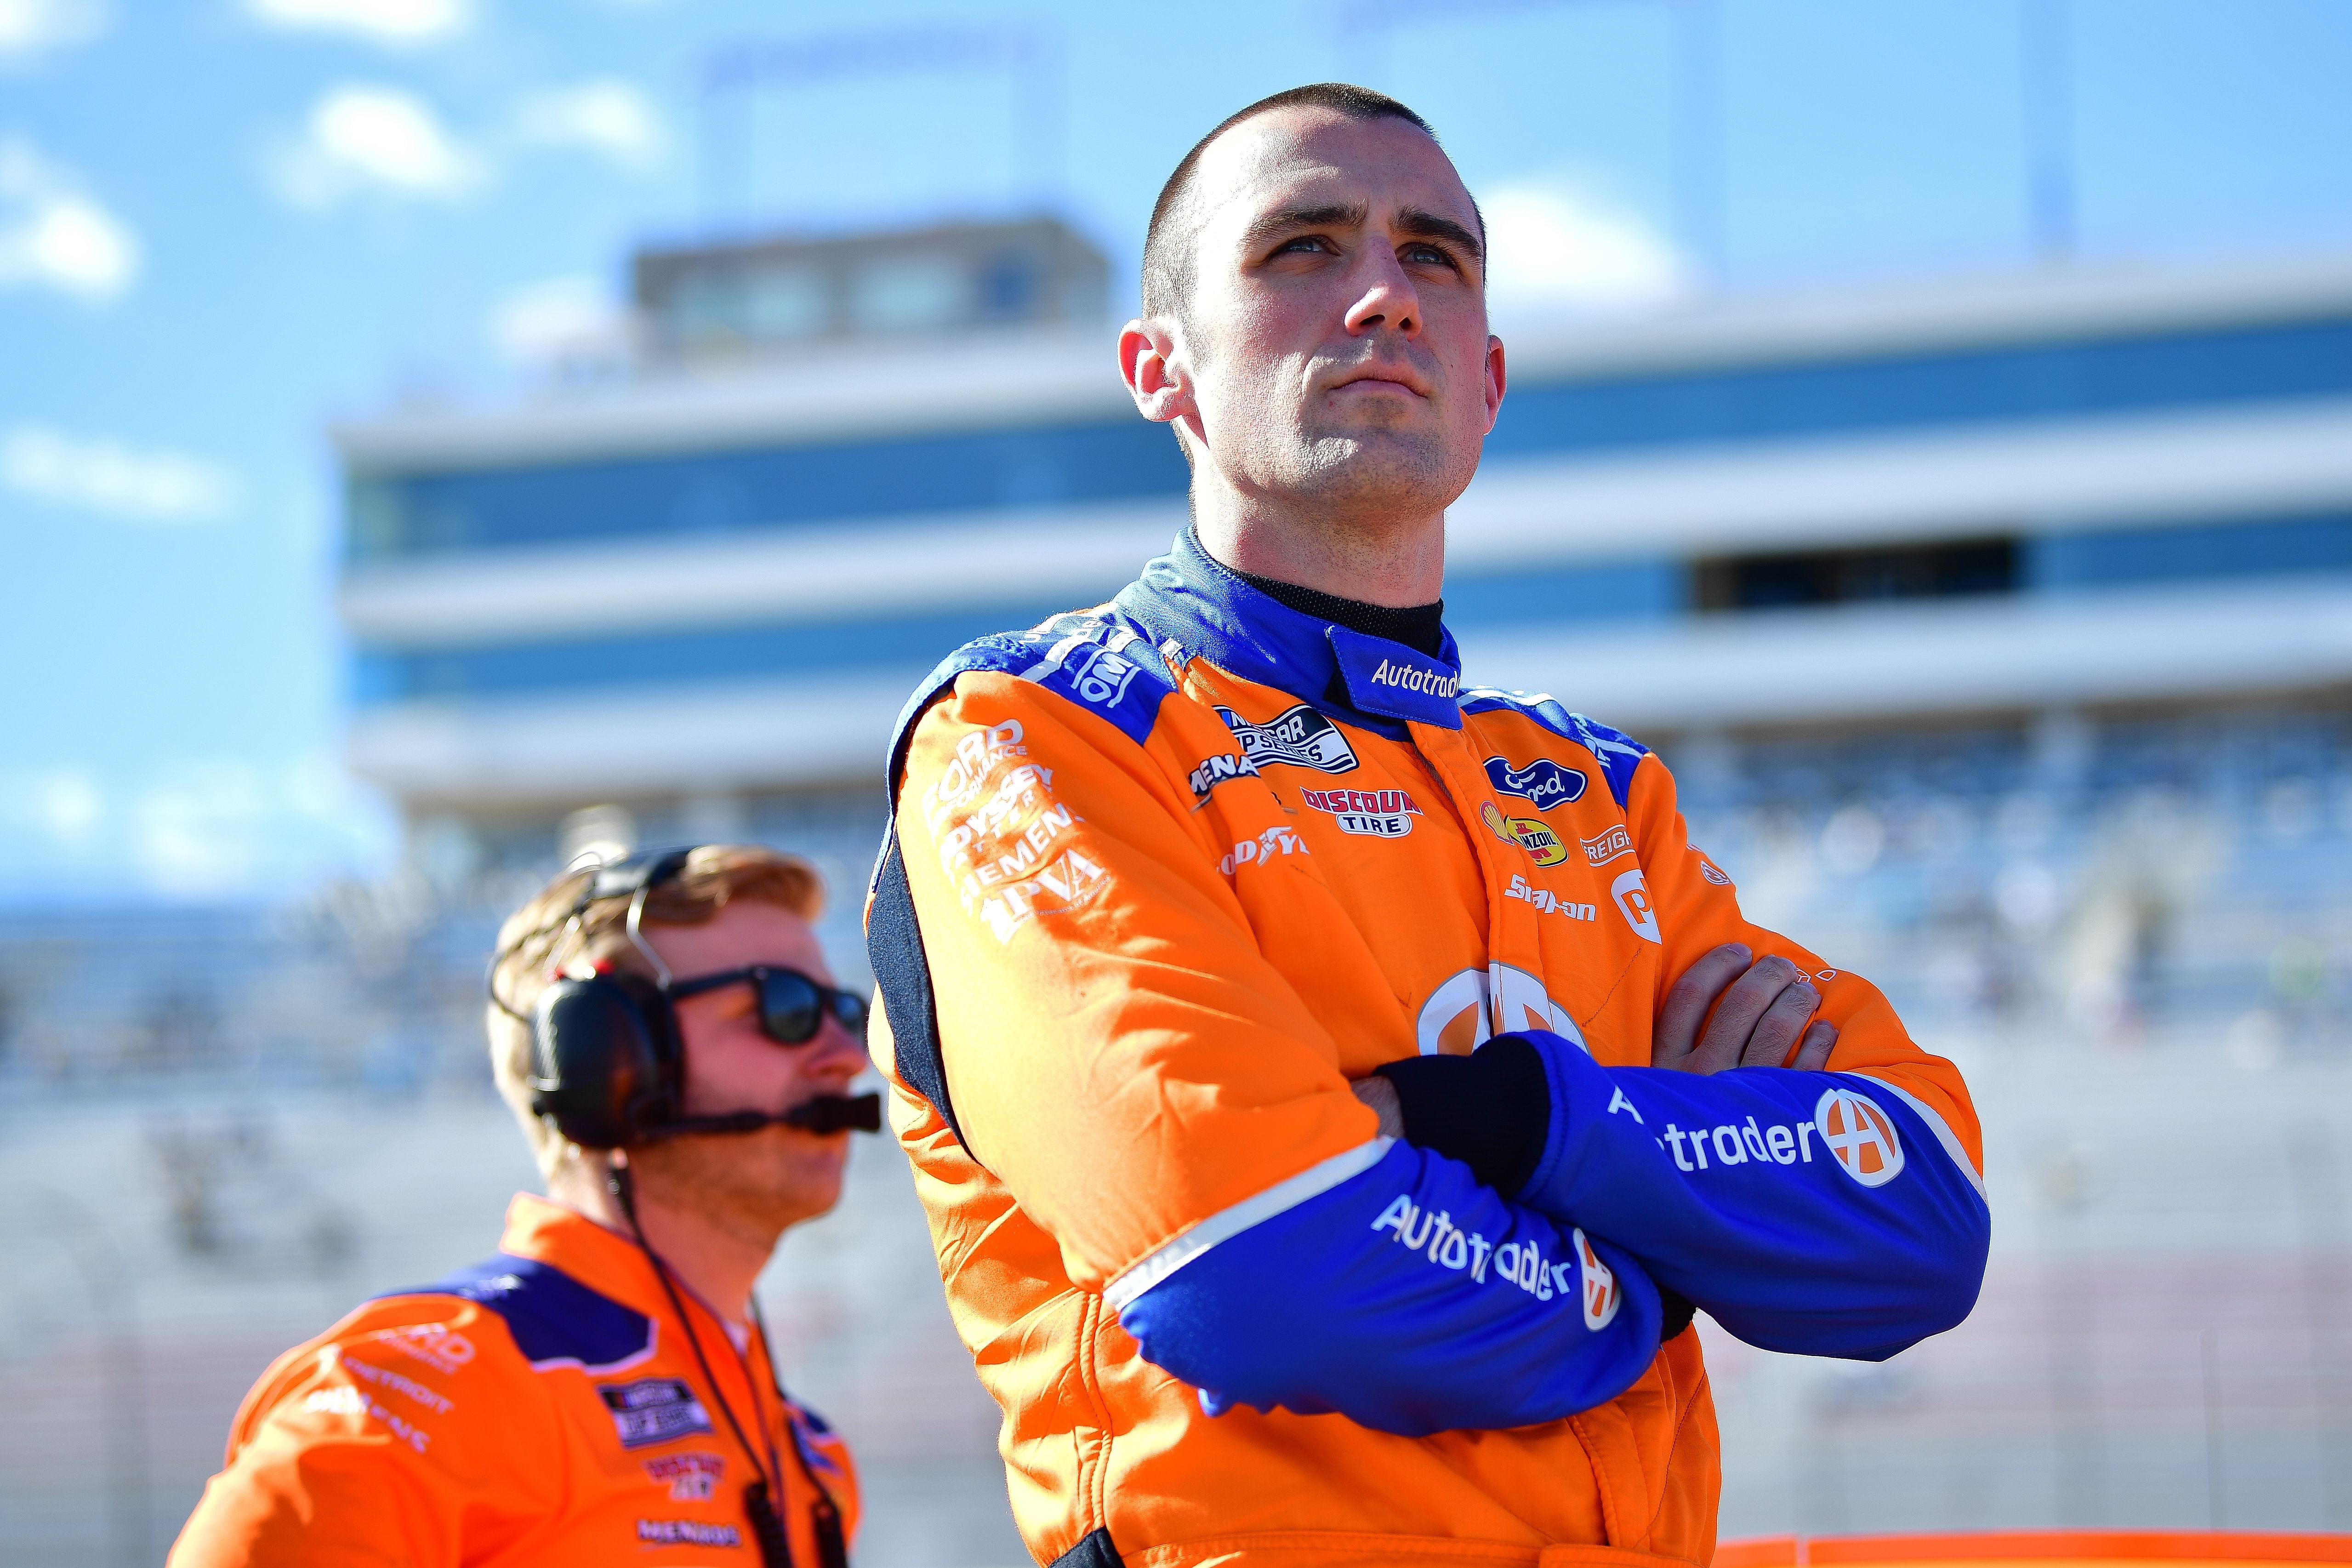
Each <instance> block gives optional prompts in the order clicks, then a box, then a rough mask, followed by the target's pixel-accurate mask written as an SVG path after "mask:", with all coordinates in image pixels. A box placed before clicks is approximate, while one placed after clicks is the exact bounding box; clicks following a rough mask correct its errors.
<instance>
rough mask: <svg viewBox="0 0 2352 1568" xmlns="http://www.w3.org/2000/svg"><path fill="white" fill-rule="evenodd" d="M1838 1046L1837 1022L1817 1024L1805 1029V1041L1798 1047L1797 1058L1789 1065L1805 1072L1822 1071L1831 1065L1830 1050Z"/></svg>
mask: <svg viewBox="0 0 2352 1568" xmlns="http://www.w3.org/2000/svg"><path fill="white" fill-rule="evenodd" d="M1836 1046H1837V1026H1836V1025H1835V1024H1815V1025H1814V1026H1812V1027H1811V1028H1810V1029H1807V1030H1806V1031H1805V1043H1804V1044H1803V1045H1801V1046H1799V1047H1797V1059H1796V1060H1795V1061H1793V1062H1790V1064H1789V1065H1790V1067H1792V1068H1798V1069H1799V1070H1800V1071H1803V1072H1820V1071H1822V1069H1824V1068H1827V1067H1828V1066H1829V1065H1830V1052H1831V1051H1832V1050H1833V1049H1835V1048H1836Z"/></svg>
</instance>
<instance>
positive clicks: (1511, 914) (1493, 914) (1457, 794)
mask: <svg viewBox="0 0 2352 1568" xmlns="http://www.w3.org/2000/svg"><path fill="white" fill-rule="evenodd" d="M1412 738H1413V745H1414V749H1415V750H1416V751H1418V752H1420V753H1421V754H1422V758H1423V762H1424V763H1427V764H1428V766H1429V768H1430V771H1431V772H1432V773H1435V774H1436V775H1437V778H1438V783H1439V784H1440V785H1441V787H1443V788H1444V790H1445V791H1446V793H1447V795H1450V796H1451V797H1452V798H1453V802H1454V812H1455V815H1457V816H1460V817H1461V818H1462V831H1463V832H1464V833H1465V834H1466V835H1467V836H1468V837H1469V839H1470V842H1471V844H1472V846H1473V847H1472V850H1471V853H1473V854H1474V855H1475V856H1476V857H1477V858H1478V865H1479V868H1480V869H1481V870H1482V871H1483V872H1484V873H1485V875H1486V907H1487V910H1488V911H1489V913H1488V915H1487V929H1486V984H1487V988H1488V992H1489V994H1488V996H1487V999H1486V1003H1487V1017H1488V1020H1489V1026H1490V1027H1492V1028H1493V1030H1494V1031H1495V1032H1496V1034H1507V1033H1509V1032H1510V1031H1512V1030H1515V1029H1519V1028H1524V1027H1525V1026H1526V1024H1525V1021H1524V1020H1523V1019H1518V1018H1510V1017H1507V1016H1505V995H1504V982H1503V974H1502V969H1501V965H1502V964H1503V963H1506V962H1507V959H1506V957H1505V954H1506V953H1507V954H1509V957H1510V958H1511V959H1519V958H1522V957H1524V959H1525V960H1526V962H1524V963H1516V964H1515V965H1514V967H1516V968H1517V969H1519V970H1521V971H1522V972H1524V973H1528V974H1529V975H1532V976H1534V978H1535V979H1536V981H1537V983H1538V984H1541V985H1542V986H1543V988H1544V990H1543V994H1544V997H1545V1000H1546V1002H1547V1004H1548V1005H1549V1006H1551V1007H1555V1008H1559V1011H1561V1012H1563V1013H1566V1012H1567V1009H1566V1008H1564V1007H1560V1006H1559V1004H1558V1003H1557V1002H1552V1001H1551V1000H1550V997H1551V984H1550V982H1549V978H1548V977H1547V976H1546V975H1545V973H1544V972H1543V946H1542V940H1541V935H1540V932H1539V931H1538V928H1537V923H1536V921H1537V916H1536V910H1535V906H1534V905H1532V904H1530V903H1528V902H1526V901H1525V900H1518V899H1510V898H1506V897H1505V896H1504V889H1506V888H1507V887H1508V886H1509V881H1508V879H1509V878H1510V876H1511V875H1512V874H1513V873H1514V872H1517V874H1518V875H1520V876H1521V877H1523V878H1525V879H1527V880H1528V882H1529V883H1530V885H1532V884H1533V880H1534V879H1533V878H1532V877H1531V876H1529V875H1528V873H1530V872H1533V871H1534V870H1536V869H1537V867H1536V865H1535V857H1534V856H1533V855H1531V854H1530V853H1529V852H1528V848H1527V847H1526V846H1525V845H1523V844H1521V843H1520V842H1519V841H1518V840H1517V838H1513V839H1512V840H1511V841H1510V842H1509V844H1507V845H1506V844H1505V843H1504V842H1503V841H1502V839H1501V838H1500V837H1497V835H1496V832H1495V830H1494V829H1492V828H1490V827H1488V826H1486V813H1485V812H1483V811H1481V810H1479V809H1477V808H1478V807H1479V806H1480V805H1488V804H1495V809H1496V811H1497V812H1498V813H1499V811H1500V810H1501V807H1500V805H1499V804H1496V803H1494V792H1493V790H1492V788H1491V787H1489V786H1488V784H1487V781H1486V770H1485V769H1484V768H1481V767H1479V766H1478V765H1477V760H1476V758H1475V757H1474V756H1473V755H1472V754H1471V746H1470V740H1469V733H1468V731H1467V730H1466V728H1465V729H1463V730H1445V729H1440V728H1438V727H1437V726H1435V725H1431V724H1422V723H1418V722H1416V723H1414V724H1413V725H1412ZM1470 781H1475V782H1470ZM1466 782H1467V783H1469V788H1468V790H1467V791H1466V792H1465V789H1464V788H1463V785H1464V784H1465V783H1466ZM1514 904H1516V905H1517V906H1518V907H1517V909H1516V910H1514V909H1513V908H1512V907H1511V906H1513V905H1514ZM1569 1017H1570V1021H1571V1022H1575V1015H1574V1014H1569ZM1546 1026H1547V1027H1549V1021H1548V1020H1547V1023H1546ZM1576 1026H1577V1031H1578V1034H1579V1037H1581V1035H1582V1032H1583V1025H1582V1024H1581V1023H1580V1022H1579V1023H1577V1025H1576ZM1590 1048H1591V1047H1587V1049H1590ZM1505 1195H1506V1196H1508V1195H1509V1194H1505ZM1567 1424H1568V1429H1569V1431H1570V1433H1571V1434H1572V1435H1573V1436H1575V1438H1576V1444H1577V1447H1580V1448H1581V1449H1582V1450H1583V1451H1584V1463H1585V1465H1586V1467H1587V1468H1589V1469H1590V1470H1591V1474H1592V1484H1593V1488H1594V1489H1595V1491H1596V1492H1597V1493H1598V1494H1599V1495H1600V1498H1601V1531H1602V1533H1603V1534H1605V1535H1606V1536H1607V1537H1608V1538H1609V1539H1608V1544H1609V1545H1611V1546H1621V1545H1622V1544H1624V1538H1625V1531H1624V1529H1623V1526H1622V1521H1620V1519H1619V1517H1618V1516H1619V1512H1620V1510H1618V1508H1617V1507H1616V1506H1615V1500H1614V1498H1613V1497H1612V1493H1611V1490H1610V1471H1609V1468H1608V1465H1607V1461H1606V1459H1605V1458H1604V1456H1603V1454H1602V1452H1601V1445H1600V1443H1599V1441H1598V1439H1597V1437H1596V1436H1595V1434H1594V1432H1593V1430H1592V1427H1591V1422H1590V1421H1589V1420H1588V1419H1587V1417H1586V1416H1585V1415H1582V1414H1580V1415H1571V1416H1569V1417H1568V1418H1567Z"/></svg>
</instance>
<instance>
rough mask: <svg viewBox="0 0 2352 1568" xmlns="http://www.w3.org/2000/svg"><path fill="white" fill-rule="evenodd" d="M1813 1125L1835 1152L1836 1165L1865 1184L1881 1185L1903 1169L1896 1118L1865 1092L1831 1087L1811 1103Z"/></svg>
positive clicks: (1901, 1148) (1891, 1179)
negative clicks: (1813, 1103) (1860, 1092)
mask: <svg viewBox="0 0 2352 1568" xmlns="http://www.w3.org/2000/svg"><path fill="white" fill-rule="evenodd" d="M1813 1128H1814V1130H1815V1131H1818V1132H1820V1133H1821V1135H1822V1143H1823V1144H1824V1145H1825V1146H1826V1147H1827V1148H1828V1149H1829V1152H1831V1153H1832V1154H1834V1155H1836V1156H1837V1163H1838V1169H1839V1170H1841V1171H1843V1172H1844V1173H1846V1174H1847V1175H1849V1176H1852V1177H1853V1179H1854V1180H1855V1181H1857V1182H1859V1183H1861V1184H1863V1185H1864V1186H1865V1187H1883V1186H1885V1184H1887V1183H1889V1182H1891V1181H1893V1180H1894V1179H1895V1177H1897V1176H1899V1175H1901V1174H1902V1173H1903V1140H1902V1139H1901V1138H1900V1137H1898V1136H1896V1134H1895V1119H1894V1118H1892V1117H1890V1116H1888V1115H1887V1114H1886V1112H1885V1111H1884V1110H1880V1109H1879V1108H1878V1102H1877V1101H1876V1100H1873V1099H1871V1098H1870V1097H1869V1096H1868V1095H1866V1094H1857V1093H1855V1092H1854V1091H1853V1089H1830V1090H1828V1091H1826V1092H1825V1093H1823V1094H1822V1098H1821V1102H1820V1103H1819V1104H1817V1105H1815V1106H1814V1107H1813Z"/></svg>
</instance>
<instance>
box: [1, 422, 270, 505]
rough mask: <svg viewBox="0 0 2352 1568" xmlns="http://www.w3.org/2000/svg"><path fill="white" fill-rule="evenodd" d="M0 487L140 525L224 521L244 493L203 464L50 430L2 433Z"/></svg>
mask: <svg viewBox="0 0 2352 1568" xmlns="http://www.w3.org/2000/svg"><path fill="white" fill-rule="evenodd" d="M0 489H9V490H13V491H15V492H16V494H18V495H21V496H24V497H26V499H27V500H36V501H40V502H44V503H46V504H47V505H50V506H61V507H70V508H73V509H76V510H82V511H94V512H101V513H104V514H105V515H107V516H110V517H120V518H127V519H130V520H131V521H138V522H194V521H202V520H204V519H205V518H210V517H217V516H219V515H220V514H221V513H223V512H225V511H226V510H228V509H229V507H230V505H231V504H232V503H233V502H234V500H236V483H235V481H234V480H233V479H231V477H230V476H229V474H228V472H227V471H226V469H224V468H219V467H217V466H215V464H212V463H208V462H206V461H205V460H204V459H202V458H192V457H189V456H187V455H186V454H184V453H181V452H167V451H162V450H159V449H157V448H154V447H134V446H130V445H128V444H126V443H124V442H121V441H117V440H114V439H112V438H111V437H105V436H78V435H70V434H68V433H67V432H65V431H62V430H55V429H51V428H50V427H48V426H43V425H18V426H13V427H11V428H10V429H8V430H7V431H5V432H0Z"/></svg>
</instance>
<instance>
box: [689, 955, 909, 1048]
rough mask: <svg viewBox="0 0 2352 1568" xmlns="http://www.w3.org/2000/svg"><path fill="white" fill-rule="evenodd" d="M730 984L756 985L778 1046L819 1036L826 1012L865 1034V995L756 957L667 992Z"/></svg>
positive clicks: (767, 1031)
mask: <svg viewBox="0 0 2352 1568" xmlns="http://www.w3.org/2000/svg"><path fill="white" fill-rule="evenodd" d="M730 985H749V986H751V987H752V988H754V989H755V990H756V991H758V993H759V994H760V1032H761V1034H763V1035H765V1036H767V1037H768V1038H770V1039H772V1040H773V1041H775V1042H776V1044H778V1045H780V1046H804V1045H806V1044H808V1043H809V1042H810V1041H811V1040H813V1039H814V1038H816V1032H817V1029H818V1027H819V1026H821V1025H822V1024H823V1023H824V1019H825V1016H826V1015H827V1014H831V1015H832V1016H833V1018H834V1020H835V1022H836V1023H838V1024H840V1026H842V1027H843V1028H845V1029H846V1030H848V1031H849V1032H850V1033H851V1034H852V1035H854V1036H856V1037H857V1038H858V1039H861V1040H862V1039H864V1038H865V1037H866V999H865V998H864V997H862V996H856V995H853V994H850V993H849V992H846V991H839V990H835V988H834V987H832V986H830V985H827V984H824V982H823V981H820V980H812V979H810V978H809V977H808V976H807V975H805V974H803V973H801V972H800V971H799V970H797V969H771V968H769V967H768V966H767V965H766V964H764V963H754V964H752V965H751V966H750V967H749V968H745V969H726V970H721V971H719V973H716V974H698V975H696V976H695V977H694V978H693V979H691V980H675V981H672V982H671V983H670V987H669V994H670V996H671V998H672V999H673V1000H676V999H678V998H682V997H687V996H699V995H701V994H703V993H704V992H706V991H719V990H724V989H725V988H726V987H728V986H730Z"/></svg>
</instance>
